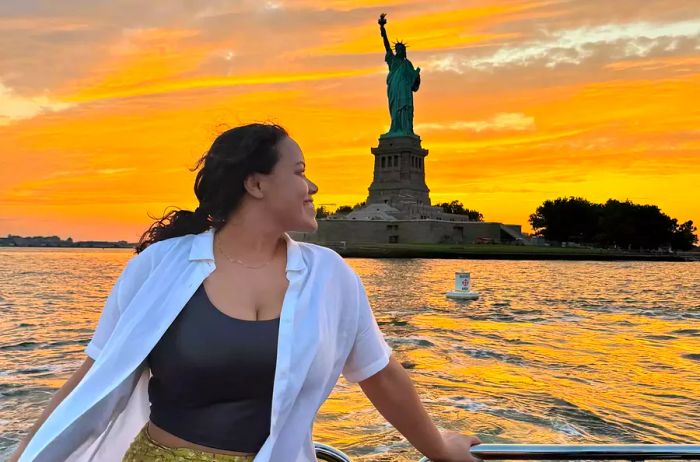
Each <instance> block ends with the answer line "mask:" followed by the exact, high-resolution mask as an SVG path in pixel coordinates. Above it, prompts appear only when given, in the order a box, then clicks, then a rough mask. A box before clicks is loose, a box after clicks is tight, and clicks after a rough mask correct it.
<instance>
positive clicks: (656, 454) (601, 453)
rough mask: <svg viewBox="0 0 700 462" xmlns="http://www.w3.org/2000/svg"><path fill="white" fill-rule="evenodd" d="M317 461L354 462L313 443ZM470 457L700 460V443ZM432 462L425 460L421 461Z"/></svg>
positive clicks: (501, 450)
mask: <svg viewBox="0 0 700 462" xmlns="http://www.w3.org/2000/svg"><path fill="white" fill-rule="evenodd" d="M314 445H315V447H316V457H317V458H318V460H322V461H328V462H351V459H350V458H349V457H348V456H347V455H346V454H345V453H343V452H342V451H340V450H338V449H336V448H334V447H332V446H328V445H326V444H322V443H314ZM470 452H471V454H472V455H473V456H474V457H476V458H478V459H482V460H630V461H635V462H637V461H645V460H661V459H664V460H671V459H675V460H692V459H696V460H700V444H570V445H567V444H484V443H482V444H479V445H476V446H473V447H472V448H471V451H470ZM429 460H430V459H428V458H427V457H423V458H422V459H420V462H428V461H429Z"/></svg>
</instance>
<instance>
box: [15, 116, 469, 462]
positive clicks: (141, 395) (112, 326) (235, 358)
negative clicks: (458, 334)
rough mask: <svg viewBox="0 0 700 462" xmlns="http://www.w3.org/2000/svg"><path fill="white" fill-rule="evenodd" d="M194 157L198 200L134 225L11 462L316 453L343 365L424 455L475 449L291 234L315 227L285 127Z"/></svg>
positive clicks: (240, 461) (351, 280) (242, 460)
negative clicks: (117, 270)
mask: <svg viewBox="0 0 700 462" xmlns="http://www.w3.org/2000/svg"><path fill="white" fill-rule="evenodd" d="M197 167H201V169H200V170H199V171H198V172H197V176H196V180H195V186H194V191H195V194H196V196H197V199H198V200H199V206H198V207H197V209H196V210H195V211H193V212H191V211H184V210H178V211H175V212H171V213H169V214H167V215H166V216H164V217H163V218H161V219H159V220H158V221H156V222H155V223H154V224H153V225H152V226H151V227H150V228H149V229H148V230H147V231H146V232H145V233H144V234H143V236H142V238H141V241H140V242H139V244H138V247H137V249H136V253H137V255H135V256H134V257H132V258H131V260H129V262H128V263H127V265H126V268H125V269H124V270H123V271H122V274H121V275H120V276H119V278H118V280H117V282H116V283H115V285H114V287H113V289H112V291H111V293H110V295H109V297H108V299H107V302H106V304H105V307H104V309H103V311H102V315H101V316H100V320H99V322H98V324H97V328H96V329H95V332H94V334H93V336H92V339H91V340H90V342H89V343H88V345H87V347H86V348H85V352H86V353H87V355H88V356H89V357H88V358H87V359H86V360H85V362H84V364H83V365H82V366H81V367H80V369H79V370H78V372H76V373H75V374H74V375H73V376H72V377H71V378H70V379H69V380H68V381H67V382H66V384H65V385H64V386H63V387H61V389H60V390H59V391H58V392H57V393H56V394H55V395H54V396H53V397H52V399H51V401H50V402H49V405H48V406H47V408H46V410H45V411H44V413H43V414H42V416H41V417H40V418H39V420H38V421H37V423H36V424H35V426H34V428H32V429H31V430H30V432H29V436H28V437H27V438H25V441H24V442H23V443H22V444H21V445H20V447H19V449H18V450H17V451H16V452H15V455H14V456H13V458H12V459H10V460H11V462H15V461H17V460H19V461H20V462H29V461H36V462H44V461H46V462H49V461H51V462H53V461H56V460H71V461H74V462H87V461H93V460H99V461H100V462H149V461H152V460H164V461H165V460H181V461H213V460H219V461H230V462H253V461H254V462H278V461H285V462H286V461H290V462H312V461H315V460H316V454H315V445H314V442H313V439H312V430H313V422H314V419H315V418H316V413H317V411H318V409H319V408H320V407H321V405H322V404H323V402H324V401H325V400H326V399H327V398H328V396H329V395H330V393H331V392H332V391H333V388H334V386H335V384H336V383H337V381H338V379H339V377H340V375H341V374H342V375H343V376H344V377H345V378H346V380H347V381H348V382H351V383H360V386H361V387H362V391H363V392H364V393H365V395H366V396H367V397H368V398H369V399H370V400H371V401H372V403H373V404H374V406H375V407H376V408H377V409H378V410H379V411H380V412H381V413H382V415H384V416H385V417H386V418H387V420H389V422H390V423H391V424H392V425H393V426H394V427H396V429H397V430H399V431H400V432H401V433H402V434H403V435H404V436H406V438H407V439H408V440H409V441H410V442H411V443H412V444H413V445H414V446H415V447H416V448H417V449H418V450H419V451H421V452H422V453H423V454H425V455H428V456H430V457H431V458H432V459H433V460H436V461H439V462H476V461H477V459H476V458H474V457H473V456H471V455H470V453H469V448H470V447H471V446H472V445H474V444H477V443H479V439H478V438H476V437H471V436H467V435H461V434H458V433H456V432H444V433H443V432H440V431H439V430H438V429H437V427H436V426H435V425H434V424H433V422H432V421H431V420H430V418H429V416H428V415H427V413H426V411H425V409H424V408H423V406H422V404H421V402H420V400H419V399H418V395H417V394H416V391H415V388H414V387H413V385H412V382H411V380H410V378H409V376H408V375H407V373H406V371H404V369H403V367H402V366H401V364H400V363H398V362H397V361H396V360H395V359H393V358H392V357H391V353H392V349H391V347H390V346H389V345H388V344H387V342H386V341H385V339H384V336H383V334H382V332H381V330H380V329H379V326H378V324H377V321H376V319H375V317H374V314H373V312H372V308H371V306H370V304H369V301H368V298H367V294H366V291H365V288H364V285H363V283H362V281H361V280H360V278H359V276H357V274H356V273H355V272H354V270H353V269H352V267H351V266H350V265H348V264H347V263H346V262H345V261H344V260H343V259H342V257H341V256H340V255H338V254H337V253H336V252H334V251H333V250H331V249H328V248H326V247H323V246H320V245H316V244H312V243H306V242H305V243H300V242H296V241H295V240H293V239H292V238H291V237H290V236H289V234H288V233H287V231H288V230H295V231H314V230H315V229H316V228H317V226H318V225H317V223H316V220H315V211H314V207H313V200H312V199H311V197H312V196H313V194H315V193H316V192H317V191H318V188H317V187H316V185H315V184H314V183H313V182H311V181H310V180H309V179H308V178H307V177H306V175H305V167H306V161H305V160H304V156H303V154H302V151H301V149H300V148H299V145H298V144H297V143H296V142H295V141H294V140H292V139H291V138H290V137H289V135H288V134H287V132H286V131H285V130H284V129H283V128H282V127H280V126H278V125H273V124H251V125H246V126H242V127H237V128H234V129H231V130H228V131H226V132H224V133H222V134H221V135H219V136H218V137H217V138H216V140H215V141H214V143H213V144H212V146H211V148H210V149H209V151H208V152H207V153H206V154H205V155H204V156H203V157H202V158H201V159H200V161H199V162H198V164H197ZM197 167H195V168H197ZM78 385H79V386H78ZM20 454H21V456H20Z"/></svg>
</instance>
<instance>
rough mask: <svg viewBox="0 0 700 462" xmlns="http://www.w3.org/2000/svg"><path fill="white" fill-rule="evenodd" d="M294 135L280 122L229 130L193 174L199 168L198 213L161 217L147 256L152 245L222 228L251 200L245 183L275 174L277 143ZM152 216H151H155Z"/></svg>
mask: <svg viewBox="0 0 700 462" xmlns="http://www.w3.org/2000/svg"><path fill="white" fill-rule="evenodd" d="M286 136H289V135H288V133H287V131H286V130H285V129H284V128H282V127H281V126H279V125H277V124H272V123H254V124H249V125H243V126H240V127H235V128H232V129H229V130H226V131H225V132H223V133H222V134H220V135H219V136H218V137H217V138H216V139H215V140H214V143H212V145H211V148H209V151H207V153H206V154H204V155H203V156H202V157H201V158H200V159H199V160H198V161H197V163H196V165H195V166H194V168H192V169H191V170H190V171H195V170H197V169H198V168H199V167H200V166H202V163H203V164H204V165H203V166H202V168H201V170H199V171H198V172H197V177H196V178H195V182H194V194H195V196H197V199H198V200H199V207H197V209H196V210H195V211H189V210H173V211H171V212H168V213H166V214H165V215H164V216H163V217H162V218H160V219H157V217H151V218H152V219H157V221H156V222H155V223H153V224H152V225H151V226H150V228H148V230H147V231H146V232H145V233H143V235H142V236H141V239H140V241H139V243H138V245H137V246H136V253H141V252H142V251H143V250H144V249H145V248H146V247H148V246H149V245H151V244H153V243H155V242H158V241H162V240H165V239H169V238H171V237H177V236H184V235H185V234H199V233H201V232H203V231H206V230H207V229H209V228H210V227H212V226H213V227H215V228H216V229H217V230H218V229H220V228H221V227H222V226H223V225H224V224H225V223H226V218H227V217H228V216H229V215H230V214H231V212H232V211H233V210H234V209H236V208H237V207H238V206H239V204H240V202H241V200H242V199H243V197H244V196H245V187H244V186H243V180H245V178H246V177H247V176H248V175H250V174H251V173H262V174H269V173H270V172H271V171H272V169H273V167H274V166H275V164H276V163H277V161H278V160H279V152H278V151H277V147H276V145H277V143H278V142H279V141H281V140H282V139H283V138H284V137H286ZM149 216H150V215H149Z"/></svg>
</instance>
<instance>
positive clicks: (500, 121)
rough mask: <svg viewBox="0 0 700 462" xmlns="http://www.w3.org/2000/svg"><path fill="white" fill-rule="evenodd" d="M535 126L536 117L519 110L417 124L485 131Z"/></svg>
mask: <svg viewBox="0 0 700 462" xmlns="http://www.w3.org/2000/svg"><path fill="white" fill-rule="evenodd" d="M533 128H535V118H534V117H530V116H527V115H525V114H521V113H517V112H511V113H508V112H504V113H500V114H496V115H494V116H493V117H491V118H489V119H485V120H465V121H454V122H447V123H421V124H416V126H415V129H416V130H417V131H428V130H471V131H475V132H483V131H489V130H493V131H503V130H516V131H522V130H530V129H533Z"/></svg>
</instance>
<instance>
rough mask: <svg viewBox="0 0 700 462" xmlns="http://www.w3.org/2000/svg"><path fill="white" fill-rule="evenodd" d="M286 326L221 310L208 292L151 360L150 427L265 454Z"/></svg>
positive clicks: (187, 309) (192, 303) (199, 295)
mask: <svg viewBox="0 0 700 462" xmlns="http://www.w3.org/2000/svg"><path fill="white" fill-rule="evenodd" d="M278 329H279V318H275V319H269V320H263V321H248V320H244V319H237V318H232V317H230V316H228V315H226V314H224V313H222V312H221V311H219V309H218V308H216V307H215V306H214V305H213V304H212V303H211V301H210V300H209V298H208V297H207V294H206V291H205V290H204V285H203V284H202V285H200V286H199V288H198V289H197V291H196V292H195V293H194V295H193V296H192V298H191V299H190V300H189V301H188V302H187V304H186V305H185V306H184V307H183V309H182V311H181V312H180V314H179V315H178V316H177V318H176V319H175V320H174V321H173V323H172V324H171V325H170V327H168V329H167V331H166V332H165V334H163V337H161V339H160V340H159V341H158V343H157V344H156V346H155V347H154V348H153V350H152V351H151V353H150V354H149V356H148V363H149V366H150V368H151V373H152V375H153V376H152V377H151V379H150V381H149V384H148V394H149V399H150V401H151V415H150V419H151V421H152V422H153V423H155V424H156V425H157V426H159V427H160V428H162V429H164V430H166V431H167V432H169V433H172V434H173V435H175V436H178V437H179V438H182V439H184V440H187V441H189V442H191V443H195V444H199V445H202V446H208V447H211V448H216V449H224V450H228V451H238V452H251V453H253V452H258V451H259V450H260V447H261V446H262V445H263V443H264V442H265V439H267V436H268V435H269V432H270V417H271V407H272V386H273V383H274V377H275V364H276V359H277V335H278Z"/></svg>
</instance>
